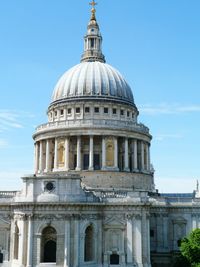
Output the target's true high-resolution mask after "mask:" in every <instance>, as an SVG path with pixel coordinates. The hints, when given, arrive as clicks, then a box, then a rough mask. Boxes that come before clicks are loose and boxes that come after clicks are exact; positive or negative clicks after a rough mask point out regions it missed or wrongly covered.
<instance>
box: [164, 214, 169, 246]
mask: <svg viewBox="0 0 200 267" xmlns="http://www.w3.org/2000/svg"><path fill="white" fill-rule="evenodd" d="M163 239H164V240H163V245H164V248H165V249H168V215H167V214H164V217H163Z"/></svg>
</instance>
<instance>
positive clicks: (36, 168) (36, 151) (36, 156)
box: [35, 142, 39, 173]
mask: <svg viewBox="0 0 200 267" xmlns="http://www.w3.org/2000/svg"><path fill="white" fill-rule="evenodd" d="M38 170H39V144H38V142H36V143H35V173H38Z"/></svg>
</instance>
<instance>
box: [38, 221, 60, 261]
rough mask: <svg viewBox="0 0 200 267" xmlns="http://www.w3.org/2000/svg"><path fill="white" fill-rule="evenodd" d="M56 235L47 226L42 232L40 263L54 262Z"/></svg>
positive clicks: (53, 230) (52, 229)
mask: <svg viewBox="0 0 200 267" xmlns="http://www.w3.org/2000/svg"><path fill="white" fill-rule="evenodd" d="M56 250H57V233H56V230H55V229H54V228H53V227H51V226H47V227H46V228H44V230H43V231H42V239H41V262H56Z"/></svg>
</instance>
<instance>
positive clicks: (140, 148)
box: [35, 136, 150, 173]
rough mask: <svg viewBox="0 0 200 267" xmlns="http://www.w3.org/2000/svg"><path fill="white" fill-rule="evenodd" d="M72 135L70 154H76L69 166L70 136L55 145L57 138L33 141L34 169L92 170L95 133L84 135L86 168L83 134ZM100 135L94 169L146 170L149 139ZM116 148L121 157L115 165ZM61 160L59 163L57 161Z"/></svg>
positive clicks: (40, 171)
mask: <svg viewBox="0 0 200 267" xmlns="http://www.w3.org/2000/svg"><path fill="white" fill-rule="evenodd" d="M75 138H76V144H75V147H76V149H75V150H76V151H75V152H74V155H75V156H76V160H74V159H73V160H74V163H75V164H74V166H73V167H72V166H70V160H72V155H70V153H71V151H70V137H68V136H67V137H63V138H62V146H61V147H60V145H59V140H60V139H61V138H51V139H45V140H41V141H37V142H36V143H35V173H43V172H50V171H69V170H70V169H72V170H76V171H81V170H82V169H87V170H90V171H92V170H94V169H95V168H94V151H95V144H94V138H95V137H94V136H87V138H89V149H88V152H87V153H88V166H87V168H84V167H83V153H82V138H84V136H77V137H75ZM100 138H101V139H100V140H99V143H98V145H100V146H101V149H100V150H99V165H100V166H99V168H98V169H101V170H116V171H118V170H120V171H127V172H130V171H132V172H134V171H150V144H149V143H147V142H145V141H141V140H137V139H133V138H120V139H121V141H119V138H118V137H106V136H102V137H100ZM52 146H53V147H52ZM120 149H122V150H120ZM120 151H122V152H121V154H122V157H121V163H120V166H119V153H120ZM60 158H62V159H60ZM100 159H101V160H100ZM61 161H62V164H60V162H61ZM75 161H76V162H75ZM100 161H101V164H100Z"/></svg>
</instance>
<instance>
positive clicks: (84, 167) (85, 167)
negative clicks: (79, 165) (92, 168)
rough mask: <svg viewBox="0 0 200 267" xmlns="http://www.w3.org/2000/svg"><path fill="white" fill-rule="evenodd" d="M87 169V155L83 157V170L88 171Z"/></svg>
mask: <svg viewBox="0 0 200 267" xmlns="http://www.w3.org/2000/svg"><path fill="white" fill-rule="evenodd" d="M88 168H89V154H84V155H83V169H84V170H88Z"/></svg>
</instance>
